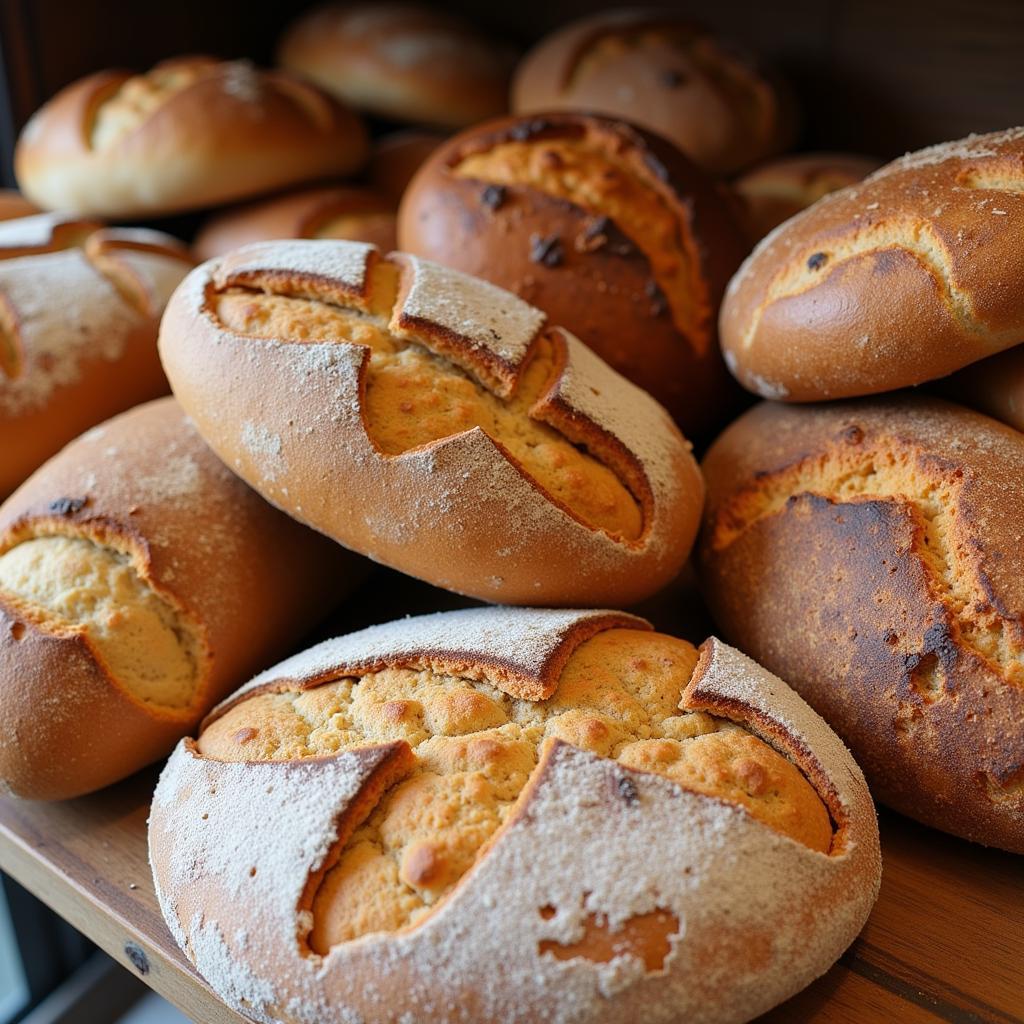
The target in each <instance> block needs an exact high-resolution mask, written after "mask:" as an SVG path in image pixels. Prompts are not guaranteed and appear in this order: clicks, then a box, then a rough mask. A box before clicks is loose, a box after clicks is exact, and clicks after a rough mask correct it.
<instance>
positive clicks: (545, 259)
mask: <svg viewBox="0 0 1024 1024" xmlns="http://www.w3.org/2000/svg"><path fill="white" fill-rule="evenodd" d="M398 242H399V246H400V247H401V248H402V249H405V250H407V251H409V252H413V253H416V254H417V255H420V256H425V257H427V258H428V259H434V260H437V261H438V262H439V263H444V264H446V265H448V266H452V267H456V268H458V269H459V270H463V271H465V272H466V273H469V274H475V275H477V276H479V277H483V278H485V279H487V280H489V281H493V282H494V283H495V284H498V285H501V286H502V287H503V288H508V289H510V290H511V291H514V292H515V293H516V294H517V295H519V296H521V297H522V298H524V299H526V300H527V301H528V302H531V303H533V304H534V305H536V306H539V307H540V308H541V309H543V310H544V311H545V312H546V313H547V314H548V315H549V316H550V317H551V319H552V320H553V321H554V322H555V323H558V324H564V325H565V326H566V327H567V328H568V329H569V330H571V331H572V332H573V333H574V334H575V335H576V336H577V337H579V338H580V339H581V340H582V341H584V342H585V343H586V344H587V345H589V346H590V347H591V348H592V349H594V351H595V352H597V353H598V355H600V356H601V358H602V359H605V360H606V361H607V362H609V363H610V364H611V365H612V366H613V367H614V368H615V369H616V370H618V371H619V372H620V373H622V374H623V375H625V376H626V377H628V378H629V379H630V380H632V381H633V382H634V383H635V384H639V385H640V387H642V388H643V389H644V390H645V391H648V392H650V393H651V394H652V395H654V397H655V398H657V399H658V401H659V402H661V403H662V404H663V405H664V406H665V407H666V408H667V409H668V410H669V412H670V413H672V415H673V417H675V419H676V421H677V422H678V423H679V424H680V426H681V427H682V429H683V430H684V431H685V432H686V433H688V434H699V433H702V432H705V431H708V430H709V429H710V428H712V427H715V426H719V425H721V423H723V422H724V421H725V420H726V419H727V418H728V406H729V404H730V403H729V398H730V397H731V392H730V390H729V388H730V385H731V382H730V381H729V375H728V373H727V372H726V371H725V367H724V366H723V364H722V359H721V354H720V352H719V351H718V342H717V336H716V318H717V315H718V306H719V303H720V301H721V298H722V293H723V291H724V289H725V285H726V282H727V281H728V279H729V275H730V274H731V273H732V272H733V270H735V268H736V267H737V266H738V265H739V262H740V260H741V259H742V256H743V253H744V251H745V250H746V243H745V241H744V239H743V236H742V234H741V232H740V230H739V228H738V226H737V224H736V221H735V219H734V216H733V210H732V208H731V206H730V205H729V204H728V202H727V201H726V200H725V199H724V198H723V196H722V194H720V193H719V191H718V190H717V188H716V186H715V185H714V184H713V183H712V182H711V181H710V180H709V179H707V178H706V177H705V176H704V175H703V174H702V173H701V172H700V171H699V170H697V169H696V168H695V167H693V166H692V165H691V164H690V163H689V162H688V161H687V160H686V159H685V158H684V157H683V156H682V155H681V154H680V153H678V152H677V151H676V150H675V149H673V148H672V147H671V146H669V145H667V144H666V143H664V142H662V141H661V140H659V139H656V138H655V137H653V136H651V135H648V134H647V133H645V132H641V131H639V130H637V129H634V128H631V127H630V126H629V125H625V124H621V123H619V122H615V121H611V120H607V119H605V118H596V117H588V116H584V115H581V114H554V115H550V116H547V115H546V116H544V117H542V118H510V119H506V120H502V121H497V122H493V123H490V124H487V125H482V126H479V127H477V128H472V129H470V130H469V131H467V132H464V133H463V134H461V135H458V136H456V137H455V138H454V139H451V140H450V141H448V142H446V143H445V144H444V145H442V146H441V147H440V148H439V149H438V150H437V152H435V153H434V155H433V156H432V157H431V158H430V159H429V160H428V161H427V162H426V164H424V166H423V168H422V169H421V170H420V172H419V173H418V174H417V175H416V177H415V178H414V179H413V181H412V184H411V185H410V186H409V189H408V191H407V192H406V195H405V198H404V200H403V201H402V207H401V210H400V213H399V226H398Z"/></svg>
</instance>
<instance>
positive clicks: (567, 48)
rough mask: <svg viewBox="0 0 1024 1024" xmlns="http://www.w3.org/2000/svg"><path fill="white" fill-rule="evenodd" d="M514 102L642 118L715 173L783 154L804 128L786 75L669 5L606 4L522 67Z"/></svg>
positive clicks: (538, 109) (518, 109) (521, 107)
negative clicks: (669, 10)
mask: <svg viewBox="0 0 1024 1024" xmlns="http://www.w3.org/2000/svg"><path fill="white" fill-rule="evenodd" d="M512 108H513V110H514V111H515V113H517V114H537V113H545V112H547V111H552V110H585V111H593V112H594V113H600V114H607V115H609V116H611V117H619V118H624V119H626V120H628V121H631V122H633V121H635V122H636V123H637V124H639V125H641V126H642V127H644V128H647V129H649V130H650V131H653V132H656V133H657V134H658V135H660V136H662V137H664V138H666V139H668V140H669V141H670V142H672V143H674V144H675V145H676V146H678V147H679V148H680V149H681V150H682V151H683V152H684V153H686V154H687V156H689V157H690V158H691V159H692V160H693V161H694V162H695V163H697V164H699V165H700V166H701V167H703V168H704V169H705V170H707V171H710V172H711V173H714V174H731V173H734V172H735V171H738V170H740V169H741V168H743V167H746V166H749V165H750V164H752V163H756V162H757V161H759V160H764V159H766V158H768V157H770V156H773V155H774V154H775V153H778V152H781V151H782V150H783V149H785V148H786V146H787V145H788V144H789V142H790V141H791V140H792V138H793V136H794V134H795V127H796V115H795V106H794V103H793V99H792V97H791V96H790V93H789V90H788V89H786V88H785V87H784V86H783V85H782V83H780V82H779V81H777V80H776V79H775V77H774V76H771V75H768V74H766V73H765V72H764V71H763V70H761V69H759V68H757V67H756V66H755V65H754V63H753V62H752V61H751V59H750V57H749V56H748V55H746V54H744V53H742V52H740V51H738V50H737V49H736V48H735V47H734V46H733V45H732V44H731V43H728V42H726V41H724V40H721V39H716V38H715V37H714V36H712V35H711V34H710V33H709V32H708V31H707V30H706V29H704V28H702V27H701V26H699V25H696V24H694V23H693V22H691V21H689V20H687V19H686V18H683V17H680V16H678V15H672V14H671V13H667V12H664V11H660V12H658V11H653V12H652V11H645V10H613V11H602V12H601V13H599V14H595V15H592V16H590V17H587V18H582V19H579V20H577V21H574V22H572V23H570V24H569V25H566V26H563V27H562V28H560V29H558V31H556V32H553V33H552V34H551V35H549V36H547V37H546V38H544V39H542V40H541V41H540V42H539V43H538V44H537V46H536V47H534V49H533V50H531V51H530V53H528V54H527V55H526V57H525V58H524V59H523V61H522V62H521V63H520V65H519V67H518V68H517V70H516V74H515V79H514V82H513V85H512Z"/></svg>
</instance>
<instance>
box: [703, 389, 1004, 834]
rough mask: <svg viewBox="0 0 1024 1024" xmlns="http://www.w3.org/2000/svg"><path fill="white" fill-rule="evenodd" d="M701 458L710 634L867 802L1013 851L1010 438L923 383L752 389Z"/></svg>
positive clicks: (705, 570) (704, 551)
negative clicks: (929, 393)
mask: <svg viewBox="0 0 1024 1024" xmlns="http://www.w3.org/2000/svg"><path fill="white" fill-rule="evenodd" d="M704 471H705V474H706V476H707V480H708V488H709V500H708V508H707V514H706V518H705V528H704V533H703V536H702V541H701V550H700V566H701V574H702V582H703V585H704V590H705V595H706V597H707V599H708V601H709V604H710V606H711V610H712V613H713V614H714V616H715V618H716V621H717V622H718V623H719V624H720V626H721V628H722V629H723V631H724V632H725V634H726V635H727V636H728V637H729V638H730V639H731V640H732V641H733V642H734V643H736V644H737V645H738V646H739V647H741V648H742V649H743V650H745V651H747V652H748V653H749V654H750V655H751V656H752V657H754V658H756V659H757V660H758V661H760V662H761V663H763V664H764V665H766V666H767V667H768V668H769V669H771V670H772V671H773V672H778V673H780V674H781V675H782V676H783V677H784V678H785V679H787V680H790V682H791V684H792V686H793V687H794V688H795V689H796V690H798V691H799V692H800V694H801V695H802V696H803V697H804V698H805V699H806V700H807V701H808V702H809V703H810V704H811V705H812V706H813V707H814V708H815V709H816V710H817V711H818V712H819V713H820V714H821V715H822V716H823V717H824V718H825V719H826V721H828V722H829V723H830V724H831V725H832V727H833V728H834V729H835V730H836V731H837V732H838V733H839V734H840V736H842V737H843V738H844V740H845V741H846V742H847V743H848V744H849V745H850V748H851V750H852V751H853V752H854V755H855V756H856V757H857V759H858V761H859V762H860V763H861V765H863V767H864V771H865V774H866V775H867V777H868V780H869V781H870V783H871V785H872V788H873V790H874V792H875V794H876V795H877V796H878V798H879V799H880V800H881V801H882V802H883V803H887V804H889V805H890V806H892V807H894V808H896V809H897V810H898V811H901V812H902V813H904V814H908V815H910V816H911V817H914V818H917V819H918V820H919V821H923V822H925V823H926V824H928V825H933V826H935V827H937V828H941V829H944V830H946V831H949V832H953V833H955V834H956V835H960V836H963V837H965V838H967V839H973V840H975V841H977V842H981V843H986V844H989V845H992V846H1000V847H1003V848H1004V849H1008V850H1015V851H1018V852H1024V571H1022V570H1024V567H1022V564H1021V559H1022V554H1021V542H1020V540H1021V525H1020V493H1021V481H1022V480H1024V435H1022V434H1019V433H1017V432H1016V431H1014V430H1011V429H1009V428H1008V427H1004V426H1002V425H1001V424H998V423H996V422H995V421H993V420H990V419H988V418H987V417H985V416H980V415H978V414H977V413H973V412H969V411H967V410H966V409H963V408H960V407H959V406H955V405H951V404H949V403H945V402H941V401H938V400H935V399H932V400H927V399H923V398H912V397H905V396H902V397H901V398H900V399H899V400H898V401H888V402H885V401H881V400H876V401H872V402H859V403H854V402H847V403H839V404H835V405H827V406H816V407H813V408H807V409H802V408H793V407H786V406H779V405H772V404H764V405H760V406H758V407H757V408H755V409H753V410H752V411H751V412H749V413H747V414H746V415H745V416H743V417H742V418H741V419H740V420H738V421H737V422H736V423H735V424H734V425H733V426H731V427H730V428H729V429H728V430H727V431H726V432H725V433H724V434H723V435H722V437H721V438H719V440H718V441H717V442H716V443H715V444H714V446H713V447H712V448H711V450H710V451H709V453H708V455H707V458H706V460H705V462H704Z"/></svg>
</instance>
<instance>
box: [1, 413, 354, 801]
mask: <svg viewBox="0 0 1024 1024" xmlns="http://www.w3.org/2000/svg"><path fill="white" fill-rule="evenodd" d="M342 554H343V553H342V552H341V551H340V549H339V548H337V546H336V545H333V544H331V543H330V542H328V541H326V540H324V539H323V538H321V537H318V536H317V535H316V534H314V533H312V532H311V531H308V530H306V529H304V528H303V527H300V526H299V525H298V524H296V523H294V522H292V521H291V520H290V519H288V518H287V517H286V516H283V515H281V514H280V513H279V512H277V511H275V510H274V509H272V508H271V507H270V506H269V505H267V504H266V503H265V502H264V501H262V500H261V499H260V498H259V497H258V496H257V495H255V494H254V493H253V492H252V491H250V490H249V488H247V487H246V486H245V485H244V484H243V483H242V482H241V481H240V480H238V479H237V478H236V477H235V476H233V475H232V474H231V473H230V472H229V471H228V470H227V469H226V468H225V467H224V466H223V465H222V464H221V462H220V461H219V460H218V459H217V458H216V456H214V454H213V453H212V452H211V451H210V450H209V449H208V448H207V447H206V445H204V444H203V442H202V440H201V439H200V438H199V436H198V434H197V433H196V432H195V429H194V428H193V427H192V425H191V424H190V423H189V422H188V420H187V419H186V418H185V415H184V413H182V411H181V409H180V408H179V407H178V405H177V403H176V402H174V400H173V399H170V398H167V399H162V400H160V401H158V402H153V403H151V404H149V405H144V406H141V407H140V408H138V409H135V410H133V411H132V412H129V413H126V414H124V415H123V416H120V417H118V418H117V419H114V420H110V421H109V422H107V423H104V424H103V425H102V426H99V427H96V428H95V429H93V430H91V431H89V433H87V434H86V435H85V436H84V437H81V438H79V439H78V440H77V441H75V442H74V443H72V444H70V445H69V446H68V447H67V448H66V449H64V451H63V452H61V453H60V454H59V455H58V456H56V457H55V458H54V459H52V460H51V461H50V462H48V463H47V464H46V465H45V466H43V467H42V468H41V469H40V470H39V471H38V472H37V473H36V474H35V475H34V476H32V477H31V478H30V479H29V480H28V481H26V483H25V484H24V485H23V486H22V487H21V488H20V489H19V490H18V491H17V492H16V493H15V494H14V495H12V496H11V498H10V499H9V500H8V501H7V502H6V503H5V504H4V505H3V506H2V507H0V720H2V722H3V733H2V735H0V786H2V787H3V788H4V789H6V790H9V791H11V792H14V793H16V794H18V795H19V796H26V797H37V798H44V799H62V798H65V797H70V796H76V795H78V794H79V793H86V792H89V791H90V790H93V789H98V788H99V787H101V786H104V785H107V784H108V783H111V782H114V781H116V780H117V779H120V778H123V777H124V776H125V775H128V774H130V773H131V772H133V771H135V770H136V769H138V768H141V767H142V766H143V765H145V764H148V763H149V762H150V761H155V760H156V759H157V758H158V757H161V756H162V755H163V754H165V753H166V752H167V751H168V750H169V749H170V747H171V746H172V745H173V744H174V742H175V740H177V739H178V737H180V736H182V735H184V734H185V733H186V732H188V731H189V730H191V729H193V728H194V727H195V725H196V723H197V722H198V721H199V719H200V718H201V717H202V716H203V714H205V712H206V711H208V710H209V708H210V707H211V706H212V705H213V704H214V703H215V702H216V701H217V700H219V699H221V698H222V697H223V696H224V695H225V693H227V692H229V691H230V690H231V689H232V688H233V687H235V686H237V685H238V684H239V682H240V681H242V680H243V679H245V678H246V677H247V676H248V675H250V674H251V673H252V672H253V671H254V670H256V669H257V668H259V667H260V666H261V665H263V664H266V663H267V661H269V660H271V659H272V658H274V657H275V656H279V655H280V653H281V652H282V651H283V650H284V649H285V648H286V647H287V646H288V645H289V644H292V643H294V641H295V637H296V636H297V635H299V636H301V633H302V631H304V630H305V629H307V628H309V627H310V626H311V625H312V624H313V623H314V622H315V621H316V619H317V616H318V615H320V614H322V612H323V610H324V608H325V607H326V606H328V605H329V603H330V601H331V600H332V598H334V597H336V596H341V595H342V594H343V593H344V592H345V589H346V587H347V585H348V584H347V576H348V574H347V573H346V571H345V565H344V563H343V562H342V560H341V558H340V556H341V555H342Z"/></svg>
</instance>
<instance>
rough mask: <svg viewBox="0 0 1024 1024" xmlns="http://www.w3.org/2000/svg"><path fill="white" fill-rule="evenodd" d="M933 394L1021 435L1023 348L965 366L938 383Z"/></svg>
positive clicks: (1016, 347)
mask: <svg viewBox="0 0 1024 1024" xmlns="http://www.w3.org/2000/svg"><path fill="white" fill-rule="evenodd" d="M935 390H936V391H938V392H939V393H940V394H942V395H945V396H946V397H947V398H951V399H953V401H955V402H962V403H963V404H964V405H968V406H970V407H971V408H972V409H977V410H979V411H980V412H983V413H986V414H988V415H989V416H994V417H995V418H996V419H997V420H1001V421H1002V422H1003V423H1006V424H1008V425H1009V426H1011V427H1014V428H1016V429H1017V430H1021V431H1024V346H1022V345H1015V346H1014V347H1013V348H1011V349H1007V350H1006V351H1005V352H1000V353H999V354H998V355H994V356H989V357H988V359H982V360H979V361H978V362H977V363H972V364H971V365H970V366H965V367H964V368H963V369H962V370H958V371H957V372H956V373H954V374H952V375H951V376H949V377H946V378H945V379H944V380H941V381H938V382H937V383H936V384H935Z"/></svg>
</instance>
